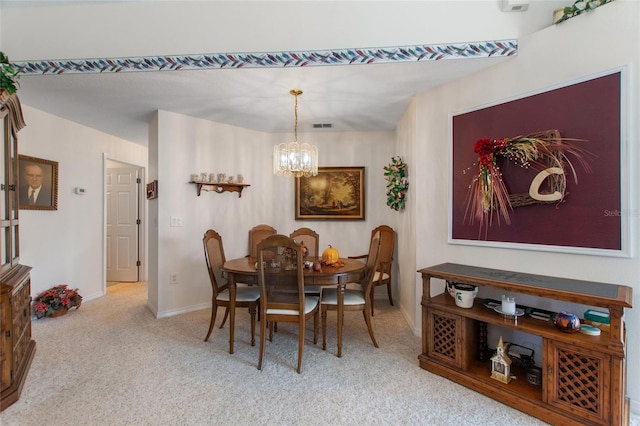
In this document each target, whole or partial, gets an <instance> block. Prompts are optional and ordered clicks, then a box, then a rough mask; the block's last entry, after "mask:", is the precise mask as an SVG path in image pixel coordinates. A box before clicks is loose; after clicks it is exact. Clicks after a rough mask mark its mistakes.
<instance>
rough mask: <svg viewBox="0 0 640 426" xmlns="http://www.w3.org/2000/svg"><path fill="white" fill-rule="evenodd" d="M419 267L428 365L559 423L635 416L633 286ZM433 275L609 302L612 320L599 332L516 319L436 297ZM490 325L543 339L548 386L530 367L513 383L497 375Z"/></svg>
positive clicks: (612, 421)
mask: <svg viewBox="0 0 640 426" xmlns="http://www.w3.org/2000/svg"><path fill="white" fill-rule="evenodd" d="M418 272H419V273H421V274H422V302H421V304H422V353H421V354H420V355H419V357H418V359H419V361H420V367H421V368H423V369H425V370H428V371H430V372H433V373H435V374H438V375H440V376H443V377H446V378H448V379H450V380H453V381H455V382H457V383H460V384H461V385H463V386H466V387H468V388H471V389H473V390H475V391H477V392H480V393H483V394H485V395H487V396H489V397H491V398H493V399H496V400H498V401H501V402H503V403H505V404H507V405H509V406H511V407H513V408H516V409H518V410H521V411H524V412H526V413H528V414H531V415H532V416H535V417H538V418H540V419H542V420H544V421H547V422H550V423H552V424H563V425H566V424H576V425H578V424H580V425H583V424H598V425H623V424H628V423H629V400H628V398H627V397H626V333H625V326H624V320H623V310H624V308H630V307H631V300H632V289H631V288H630V287H627V286H622V285H613V284H603V283H597V282H591V281H580V280H572V279H566V278H558V277H551V276H544V275H533V274H525V273H519V272H512V271H503V270H497V269H489V268H482V267H476V266H468V265H459V264H455V263H443V264H440V265H435V266H432V267H429V268H424V269H420V270H419V271H418ZM431 278H437V279H442V280H445V281H450V282H456V283H466V284H472V285H476V286H480V287H492V288H496V289H500V290H502V291H504V292H505V293H506V292H508V293H509V294H512V293H519V294H526V295H530V296H535V297H540V298H546V299H554V300H559V301H566V302H572V303H577V304H581V305H587V306H594V307H600V308H605V309H607V310H608V311H609V315H610V326H609V329H608V330H602V332H601V334H600V335H599V336H590V335H586V334H582V333H564V332H562V331H560V330H558V329H557V328H556V327H555V326H554V325H553V323H552V322H551V321H543V320H540V319H534V318H529V317H527V316H522V317H519V318H518V319H517V321H513V320H509V319H507V318H505V317H504V316H502V315H500V314H498V313H496V312H495V311H493V310H491V309H488V308H486V307H485V306H483V305H482V304H481V303H479V301H477V300H476V301H475V303H474V306H473V307H472V308H470V309H466V308H460V307H458V306H456V304H455V301H454V300H453V298H452V297H451V296H449V294H447V292H446V291H445V293H443V294H439V295H437V296H434V297H431ZM516 300H517V299H516ZM487 326H489V327H492V326H500V327H504V328H508V329H514V330H517V331H519V332H522V333H528V334H530V335H535V336H539V337H540V338H541V339H542V384H541V386H536V385H533V384H530V383H528V382H527V381H526V380H525V374H524V371H518V370H517V369H515V368H514V370H515V371H514V374H515V375H516V376H517V379H516V380H512V381H511V382H510V383H508V384H505V383H502V382H499V381H497V380H494V379H492V378H491V365H490V361H489V360H480V359H481V358H485V357H483V356H481V354H480V349H479V345H478V338H479V337H478V335H479V330H481V329H482V328H483V327H484V328H485V331H486V327H487ZM516 343H517V342H516Z"/></svg>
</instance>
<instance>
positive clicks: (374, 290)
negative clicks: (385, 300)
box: [370, 286, 376, 316]
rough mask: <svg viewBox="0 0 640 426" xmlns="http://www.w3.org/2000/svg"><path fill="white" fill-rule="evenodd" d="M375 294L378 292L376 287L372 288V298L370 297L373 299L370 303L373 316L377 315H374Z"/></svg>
mask: <svg viewBox="0 0 640 426" xmlns="http://www.w3.org/2000/svg"><path fill="white" fill-rule="evenodd" d="M375 292H376V287H375V286H374V287H373V288H372V291H371V296H370V297H371V300H370V302H371V316H374V315H375V314H374V313H373V299H375V297H374V294H375Z"/></svg>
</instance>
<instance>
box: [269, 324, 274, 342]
mask: <svg viewBox="0 0 640 426" xmlns="http://www.w3.org/2000/svg"><path fill="white" fill-rule="evenodd" d="M269 341H270V342H273V321H269Z"/></svg>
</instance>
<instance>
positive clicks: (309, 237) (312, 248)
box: [289, 228, 320, 257]
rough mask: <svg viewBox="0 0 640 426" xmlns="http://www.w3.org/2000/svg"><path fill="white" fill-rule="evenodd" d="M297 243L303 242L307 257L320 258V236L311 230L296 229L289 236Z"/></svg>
mask: <svg viewBox="0 0 640 426" xmlns="http://www.w3.org/2000/svg"><path fill="white" fill-rule="evenodd" d="M289 237H291V238H293V239H294V240H296V241H297V242H298V243H301V242H303V243H304V245H305V246H306V247H307V250H308V251H307V256H309V257H317V256H320V235H318V233H317V232H316V231H314V230H313V229H311V228H298V229H296V230H295V231H293V232H292V233H291V234H289Z"/></svg>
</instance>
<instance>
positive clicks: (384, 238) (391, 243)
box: [371, 225, 396, 275]
mask: <svg viewBox="0 0 640 426" xmlns="http://www.w3.org/2000/svg"><path fill="white" fill-rule="evenodd" d="M378 232H379V233H380V254H379V255H378V263H379V267H378V270H379V271H380V272H386V273H387V274H389V275H390V274H391V265H392V264H393V252H394V247H395V244H396V232H395V231H394V230H393V228H391V227H390V226H387V225H380V226H378V227H377V228H376V229H374V230H373V231H371V239H373V237H374V235H375V234H376V233H378Z"/></svg>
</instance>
